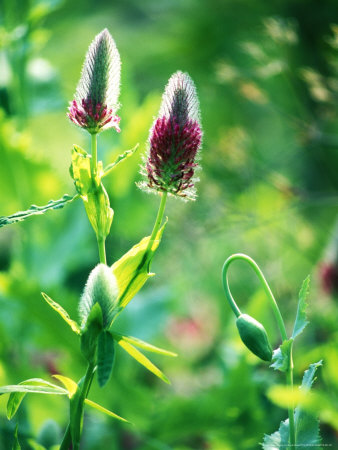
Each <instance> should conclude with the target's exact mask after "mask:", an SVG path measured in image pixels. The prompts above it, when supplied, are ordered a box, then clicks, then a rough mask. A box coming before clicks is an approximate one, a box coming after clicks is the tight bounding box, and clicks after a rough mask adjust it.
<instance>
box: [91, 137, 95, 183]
mask: <svg viewBox="0 0 338 450" xmlns="http://www.w3.org/2000/svg"><path fill="white" fill-rule="evenodd" d="M91 147H92V159H91V161H90V168H91V173H92V179H93V181H94V180H95V177H96V174H97V134H92V135H91Z"/></svg>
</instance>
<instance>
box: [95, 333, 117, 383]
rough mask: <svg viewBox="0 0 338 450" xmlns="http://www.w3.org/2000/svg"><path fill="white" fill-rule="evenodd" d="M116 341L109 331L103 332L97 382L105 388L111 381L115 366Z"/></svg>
mask: <svg viewBox="0 0 338 450" xmlns="http://www.w3.org/2000/svg"><path fill="white" fill-rule="evenodd" d="M114 357H115V341H114V338H113V336H112V335H111V334H110V333H109V331H102V332H101V334H100V335H99V339H98V347H97V380H98V382H99V386H100V387H103V386H104V385H105V384H106V383H107V382H108V380H109V378H110V376H111V373H112V370H113V364H114Z"/></svg>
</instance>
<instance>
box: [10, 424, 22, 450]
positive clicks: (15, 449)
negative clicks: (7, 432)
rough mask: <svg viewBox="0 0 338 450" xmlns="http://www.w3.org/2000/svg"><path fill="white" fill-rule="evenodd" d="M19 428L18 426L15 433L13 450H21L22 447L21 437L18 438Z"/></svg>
mask: <svg viewBox="0 0 338 450" xmlns="http://www.w3.org/2000/svg"><path fill="white" fill-rule="evenodd" d="M18 428H19V425H18V424H16V427H15V431H14V439H13V445H12V450H21V445H20V442H19V437H18Z"/></svg>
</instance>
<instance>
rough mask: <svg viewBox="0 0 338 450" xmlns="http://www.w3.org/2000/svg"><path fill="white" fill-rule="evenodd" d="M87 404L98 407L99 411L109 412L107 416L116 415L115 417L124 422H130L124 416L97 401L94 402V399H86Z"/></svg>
mask: <svg viewBox="0 0 338 450" xmlns="http://www.w3.org/2000/svg"><path fill="white" fill-rule="evenodd" d="M85 404H86V405H88V406H91V407H92V408H95V409H97V410H98V411H100V412H102V413H104V414H107V416H110V417H114V419H118V420H121V421H122V422H127V423H130V422H129V421H128V420H126V419H124V418H123V417H120V416H118V415H117V414H115V413H113V412H112V411H109V410H108V409H106V408H104V407H103V406H101V405H98V404H97V403H95V402H93V401H92V400H89V399H88V398H86V399H85Z"/></svg>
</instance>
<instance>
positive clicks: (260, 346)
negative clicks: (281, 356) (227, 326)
mask: <svg viewBox="0 0 338 450" xmlns="http://www.w3.org/2000/svg"><path fill="white" fill-rule="evenodd" d="M236 325H237V328H238V331H239V335H240V337H241V339H242V341H243V343H244V344H245V345H246V347H248V349H249V350H251V351H252V353H254V354H255V355H256V356H258V357H259V358H260V359H262V360H263V361H271V359H272V348H271V345H270V342H269V339H268V335H267V333H266V331H265V328H264V327H263V325H262V324H261V323H259V322H258V321H257V320H256V319H254V318H253V317H251V316H249V315H248V314H241V315H240V316H239V317H238V318H237V320H236Z"/></svg>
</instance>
